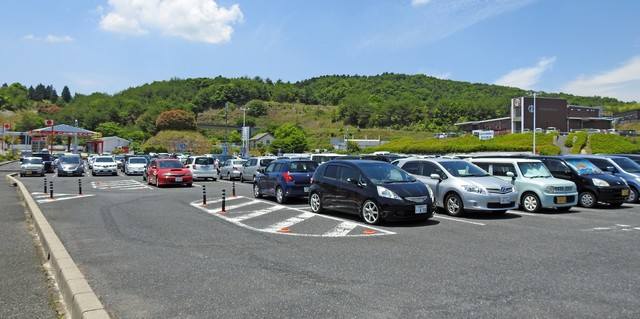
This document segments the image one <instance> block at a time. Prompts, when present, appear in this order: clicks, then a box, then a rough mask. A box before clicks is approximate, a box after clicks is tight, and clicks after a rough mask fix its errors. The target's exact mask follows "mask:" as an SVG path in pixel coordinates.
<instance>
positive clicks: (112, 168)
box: [91, 156, 118, 176]
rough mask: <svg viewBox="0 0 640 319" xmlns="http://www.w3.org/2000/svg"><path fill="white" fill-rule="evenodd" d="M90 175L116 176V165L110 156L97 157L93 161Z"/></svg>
mask: <svg viewBox="0 0 640 319" xmlns="http://www.w3.org/2000/svg"><path fill="white" fill-rule="evenodd" d="M91 175H93V176H96V175H113V176H116V175H118V164H116V161H114V160H113V157H112V156H97V157H96V158H95V159H94V160H93V166H92V168H91Z"/></svg>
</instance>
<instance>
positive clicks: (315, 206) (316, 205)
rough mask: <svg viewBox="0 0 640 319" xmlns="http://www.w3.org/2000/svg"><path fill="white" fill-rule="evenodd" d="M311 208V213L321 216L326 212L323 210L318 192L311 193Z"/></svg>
mask: <svg viewBox="0 0 640 319" xmlns="http://www.w3.org/2000/svg"><path fill="white" fill-rule="evenodd" d="M309 207H311V212H313V213H316V214H320V213H322V211H323V210H324V209H323V208H322V197H321V196H320V194H318V193H317V192H313V193H311V195H310V196H309Z"/></svg>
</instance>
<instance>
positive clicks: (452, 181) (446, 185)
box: [393, 158, 518, 216]
mask: <svg viewBox="0 0 640 319" xmlns="http://www.w3.org/2000/svg"><path fill="white" fill-rule="evenodd" d="M393 163H394V164H396V165H398V166H399V167H400V168H402V169H403V170H405V171H407V172H408V173H409V174H411V175H413V176H414V177H415V178H417V179H418V180H420V181H422V182H423V183H425V184H427V186H429V188H431V190H432V191H433V193H434V199H435V201H434V202H435V205H436V207H440V208H444V210H445V212H446V213H447V214H449V215H451V216H460V215H462V214H464V212H465V211H491V212H497V213H504V212H506V211H507V210H509V209H515V208H516V207H517V206H518V204H517V201H518V192H516V190H515V188H514V187H513V185H511V183H509V182H507V181H503V180H501V179H499V178H496V177H493V176H490V175H489V173H487V172H486V171H484V170H483V169H481V168H480V167H478V166H476V165H474V164H472V163H469V162H467V161H463V160H458V159H440V158H434V159H422V158H405V159H401V160H397V161H395V162H393Z"/></svg>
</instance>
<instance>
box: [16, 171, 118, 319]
mask: <svg viewBox="0 0 640 319" xmlns="http://www.w3.org/2000/svg"><path fill="white" fill-rule="evenodd" d="M13 175H15V174H9V175H7V176H6V179H7V182H9V183H10V184H11V185H14V186H17V188H18V189H17V191H18V194H19V195H20V197H21V198H22V199H23V200H24V202H25V204H26V205H27V208H28V209H29V211H30V212H31V215H32V217H33V222H34V225H35V228H36V232H37V233H38V237H39V238H40V242H41V243H42V247H43V249H44V255H45V256H46V257H47V259H48V260H49V261H50V262H51V267H52V269H53V272H54V275H55V278H56V281H57V282H58V286H59V289H60V292H61V293H62V296H63V300H64V303H65V304H66V306H67V309H68V312H69V313H68V315H69V317H70V318H73V319H77V318H83V319H110V318H111V317H110V316H109V314H108V313H107V311H106V310H105V308H104V306H103V305H102V302H100V299H98V296H96V294H95V293H94V292H93V290H92V289H91V287H90V286H89V283H88V282H87V279H86V278H85V277H84V275H83V274H82V273H81V272H80V269H78V266H76V264H75V262H73V259H72V258H71V255H69V252H68V251H67V249H66V248H64V245H63V244H62V241H61V240H60V238H58V235H56V233H55V231H54V230H53V227H51V225H50V224H49V222H48V221H47V219H46V218H45V217H44V214H43V213H42V211H41V210H40V208H39V207H38V205H37V204H36V202H35V201H34V200H33V198H32V197H31V194H30V193H29V191H28V190H27V188H26V187H25V186H24V184H22V182H20V181H19V180H18V179H17V178H15V177H14V176H13Z"/></svg>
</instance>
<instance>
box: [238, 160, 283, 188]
mask: <svg viewBox="0 0 640 319" xmlns="http://www.w3.org/2000/svg"><path fill="white" fill-rule="evenodd" d="M276 159H277V157H275V156H259V157H251V158H249V160H247V161H246V162H245V163H244V164H243V165H242V172H241V174H240V182H244V181H245V180H247V181H252V182H255V181H256V175H258V169H259V168H261V167H267V165H269V163H271V162H273V161H275V160H276Z"/></svg>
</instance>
